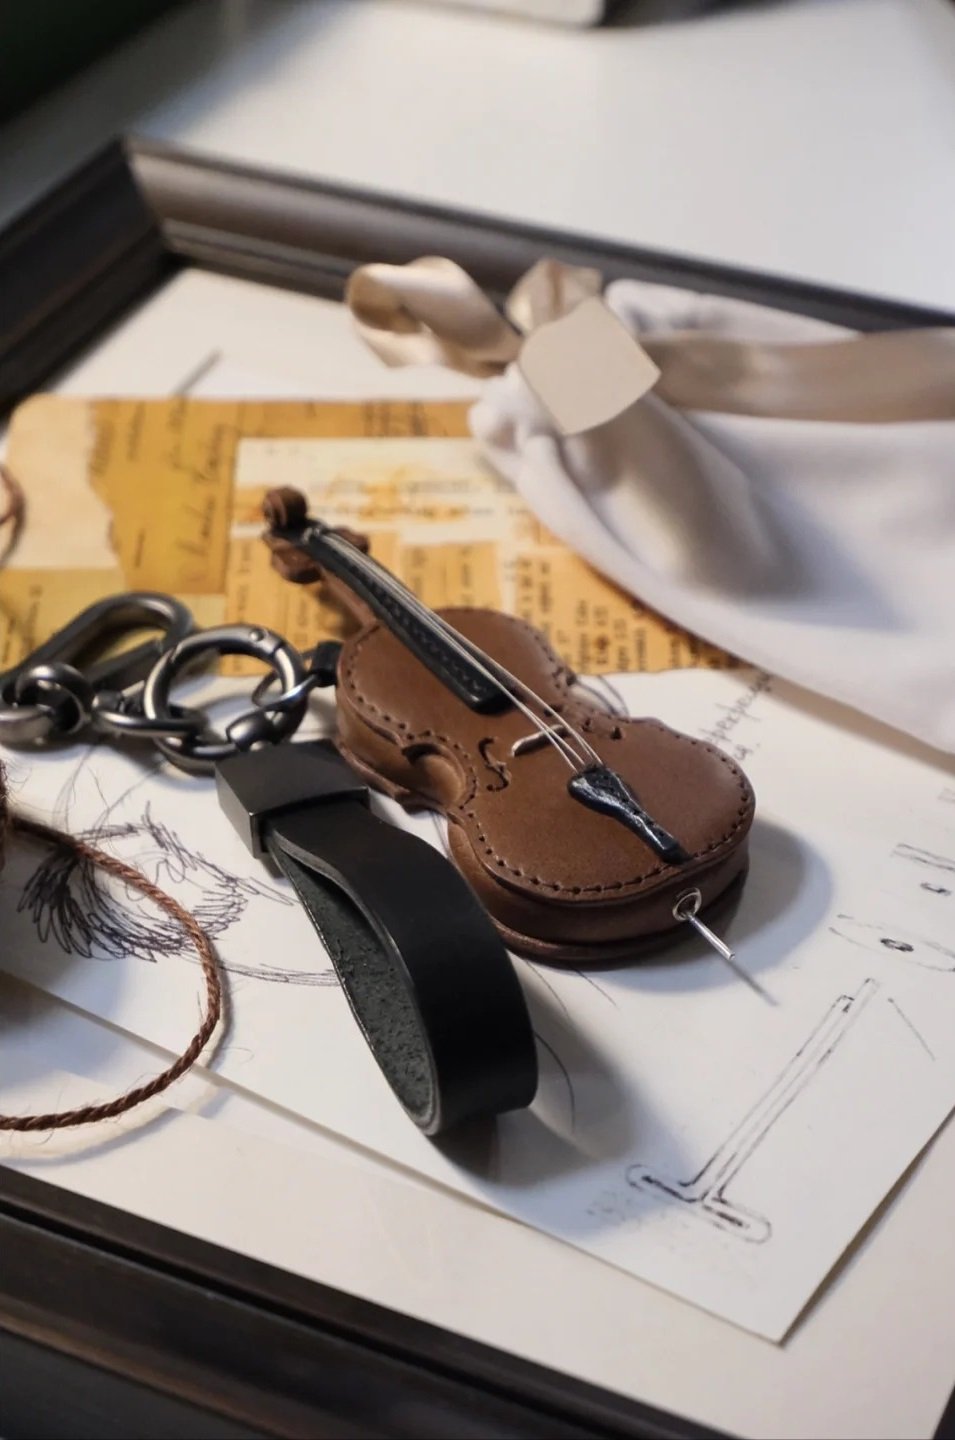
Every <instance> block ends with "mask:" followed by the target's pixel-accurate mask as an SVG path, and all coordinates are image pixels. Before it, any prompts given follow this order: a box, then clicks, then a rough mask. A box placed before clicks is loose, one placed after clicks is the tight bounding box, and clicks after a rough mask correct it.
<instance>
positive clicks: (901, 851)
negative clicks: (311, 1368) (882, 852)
mask: <svg viewBox="0 0 955 1440" xmlns="http://www.w3.org/2000/svg"><path fill="white" fill-rule="evenodd" d="M892 857H893V859H897V860H911V861H912V863H913V864H914V865H922V866H925V867H926V868H927V869H929V870H938V871H939V872H940V873H941V874H943V875H952V876H955V860H953V859H952V858H951V856H949V855H936V854H935V853H934V852H933V851H931V850H923V849H921V847H920V846H918V845H896V847H895V849H894V850H893V851H892Z"/></svg>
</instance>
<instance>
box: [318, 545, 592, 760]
mask: <svg viewBox="0 0 955 1440" xmlns="http://www.w3.org/2000/svg"><path fill="white" fill-rule="evenodd" d="M321 538H322V540H323V541H324V542H325V543H326V544H327V545H330V546H331V547H332V548H333V549H336V550H338V551H339V552H340V553H344V554H345V555H346V556H347V557H348V559H349V560H353V559H354V547H353V546H351V545H350V544H349V543H348V541H346V540H342V539H341V537H340V536H337V535H334V534H330V533H327V532H326V533H325V534H323V535H322V536H321ZM358 553H359V554H360V555H361V552H360V551H359V552H358ZM361 560H362V562H363V564H364V566H365V567H366V568H367V569H368V570H369V571H372V572H373V574H374V576H375V579H376V580H377V581H379V582H380V583H381V584H383V585H384V586H385V587H386V589H388V591H389V593H390V594H391V595H392V596H394V597H395V598H396V599H398V600H400V601H401V602H402V603H403V604H404V605H405V606H406V608H408V609H409V610H411V611H412V612H413V614H414V615H415V617H416V618H417V619H418V620H420V621H421V623H422V624H423V625H425V626H426V627H427V628H428V629H430V630H431V631H432V633H433V632H435V631H437V632H439V633H440V635H441V636H442V637H443V638H444V639H445V640H446V641H447V643H448V644H449V646H450V648H451V649H452V650H453V651H454V652H455V654H457V655H458V656H459V657H460V658H461V659H463V660H464V661H465V662H467V663H468V664H470V665H472V666H473V667H474V669H475V670H477V672H478V673H479V674H480V675H482V676H483V677H484V679H486V680H490V681H491V683H492V684H493V685H496V686H497V688H498V689H499V690H500V691H501V693H502V694H504V695H506V696H507V698H508V699H509V700H510V701H511V702H512V704H514V705H516V706H517V708H518V709H519V710H520V711H521V712H522V713H523V714H524V715H526V716H527V717H528V719H529V720H530V721H531V723H532V724H533V725H534V726H535V727H536V729H537V733H539V734H541V735H542V736H543V737H544V738H545V739H546V740H547V741H548V743H549V744H551V745H553V746H554V748H555V749H556V750H557V751H558V753H559V754H560V755H561V757H562V759H563V760H564V761H565V763H566V764H567V765H569V766H570V768H571V770H574V771H579V770H581V769H586V768H587V766H588V765H589V764H591V763H595V764H598V765H602V764H603V763H604V762H603V760H602V758H601V756H600V755H599V754H598V753H597V751H596V750H595V749H594V747H593V746H592V745H591V744H590V742H589V741H588V740H587V739H585V737H584V736H583V735H582V734H581V733H580V731H579V730H577V729H576V727H575V726H573V725H571V724H569V723H568V721H567V719H566V717H565V716H563V715H561V713H560V711H559V710H557V709H555V708H554V706H553V705H551V704H550V703H549V702H548V701H547V700H545V699H544V698H543V696H542V695H538V694H537V692H536V690H533V689H532V688H531V686H530V685H527V684H526V683H525V682H524V681H523V680H520V679H518V677H517V676H516V675H514V674H513V673H512V672H511V671H510V670H508V669H507V668H506V666H504V665H501V664H500V662H499V661H497V660H495V661H494V662H493V664H494V669H491V668H490V665H489V664H485V663H484V661H485V660H486V661H490V656H488V655H487V654H486V652H485V651H483V650H481V648H480V646H477V645H474V643H473V641H470V640H467V639H466V637H465V636H463V635H461V633H460V632H459V631H458V630H456V629H455V628H454V626H453V625H451V624H450V623H449V622H448V621H447V620H445V619H444V618H443V617H442V616H440V615H437V614H436V613H435V612H434V611H433V610H430V609H429V608H428V606H427V605H425V604H424V602H423V601H421V600H419V599H418V597H417V596H416V595H415V594H414V592H413V591H411V590H409V589H408V588H407V586H405V585H403V584H402V582H401V581H400V580H398V579H397V577H396V576H394V575H392V574H391V573H390V571H388V570H386V569H385V568H384V566H381V565H379V564H378V562H377V561H375V560H374V559H372V557H371V556H368V555H361ZM475 651H476V652H477V653H476V654H475ZM505 680H506V681H507V684H505V683H504V681H505ZM509 687H511V688H509ZM521 692H523V693H524V694H525V695H526V696H527V697H529V698H530V700H531V701H532V703H533V704H535V705H538V706H539V707H540V709H541V710H542V711H543V712H544V716H545V717H547V718H549V719H550V720H553V721H556V722H557V724H558V725H559V726H560V727H561V728H562V729H564V730H566V731H567V732H568V733H569V734H570V735H571V736H572V737H573V739H574V740H575V741H576V743H577V745H578V746H579V753H575V752H574V750H573V749H572V747H571V746H570V745H569V744H568V743H567V742H566V740H565V739H564V737H563V736H562V735H558V734H556V733H555V731H554V730H553V728H551V727H550V726H549V725H547V724H546V723H542V717H541V716H540V715H536V714H535V713H534V711H533V710H532V709H531V708H530V705H528V704H526V703H525V702H524V701H523V700H522V699H521Z"/></svg>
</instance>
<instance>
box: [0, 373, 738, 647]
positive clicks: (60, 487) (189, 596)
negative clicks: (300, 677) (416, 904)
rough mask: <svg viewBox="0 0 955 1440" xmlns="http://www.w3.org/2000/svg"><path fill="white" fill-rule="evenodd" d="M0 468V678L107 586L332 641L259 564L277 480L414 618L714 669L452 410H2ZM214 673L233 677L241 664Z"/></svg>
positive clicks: (109, 406) (322, 613)
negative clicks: (525, 490) (492, 462)
mask: <svg viewBox="0 0 955 1440" xmlns="http://www.w3.org/2000/svg"><path fill="white" fill-rule="evenodd" d="M8 465H9V468H10V470H11V471H12V473H13V474H14V476H15V477H16V479H17V480H18V481H19V482H20V484H21V485H22V486H23V488H24V491H25V493H26V497H27V507H28V508H27V523H26V530H25V535H24V539H23V543H22V545H21V546H20V547H19V548H18V550H17V552H16V554H15V556H14V559H13V562H12V564H11V566H10V568H8V569H7V570H6V571H4V572H3V573H2V574H0V654H2V655H3V663H4V664H5V665H9V664H13V663H15V662H16V661H17V660H18V659H20V658H21V657H22V655H23V654H25V653H26V652H27V651H28V650H29V649H30V648H32V646H33V645H34V644H36V643H37V642H38V641H39V640H41V639H43V638H45V636H46V635H47V634H49V633H50V631H51V630H53V629H56V628H57V627H58V626H59V625H61V624H63V623H65V622H66V621H67V620H68V619H69V618H70V617H71V616H72V615H73V614H75V613H76V611H77V610H78V609H80V608H81V607H82V606H83V605H86V604H89V603H90V602H91V601H92V600H94V599H98V598H99V597H100V596H102V595H107V594H111V593H115V592H117V591H119V590H122V589H127V588H129V589H148V590H166V591H170V592H172V593H174V594H176V595H179V596H181V597H183V598H184V599H185V600H186V601H187V602H188V603H190V604H191V605H192V606H193V609H194V610H195V611H196V614H197V618H199V619H200V620H201V621H202V623H214V622H216V621H219V620H223V619H224V620H227V621H233V620H249V621H255V622H256V623H259V624H265V625H269V626H271V627H272V628H274V629H276V630H279V631H281V632H282V633H283V634H285V635H287V636H288V637H289V639H290V640H292V642H293V643H294V644H296V645H298V646H300V647H301V648H303V649H307V648H309V647H310V646H311V645H314V644H315V643H316V641H318V640H320V639H323V638H326V637H330V636H335V635H339V634H341V633H342V631H343V621H342V617H341V615H340V614H339V613H338V612H337V611H336V610H335V609H334V608H333V607H332V606H331V605H328V604H326V603H325V602H324V601H323V600H322V598H321V594H320V587H319V586H305V587H295V586H291V585H289V584H288V583H287V582H285V581H283V580H281V579H280V578H279V576H278V575H276V574H275V572H274V571H273V570H272V569H271V565H270V560H269V555H268V552H267V550H266V548H265V546H264V545H263V544H262V543H261V540H260V538H259V535H260V532H261V529H262V522H261V502H262V497H263V495H264V494H265V492H266V491H267V490H269V489H271V488H272V487H273V486H277V485H293V486H296V487H298V488H300V489H302V490H304V491H305V492H306V494H307V495H308V497H309V502H310V505H311V506H312V508H313V509H314V511H315V512H316V513H317V514H320V515H321V516H322V517H323V519H325V520H328V521H329V522H331V523H333V524H342V525H348V526H350V527H351V528H353V529H356V530H361V531H364V532H365V533H367V534H368V535H369V537H370V540H371V548H372V553H373V554H374V555H375V556H376V557H377V558H378V559H380V560H381V561H383V563H384V564H386V565H388V566H389V567H390V568H391V569H393V570H394V571H395V572H396V573H397V574H398V575H399V576H400V578H401V579H402V580H404V582H405V583H406V584H407V585H409V586H410V587H411V588H412V589H413V590H414V591H415V593H416V594H418V595H419V596H420V597H421V598H422V599H423V600H424V601H425V602H426V603H427V604H429V605H432V606H443V605H480V606H494V607H498V608H500V609H503V610H505V611H507V612H509V613H512V614H516V615H520V616H521V617H522V618H524V619H526V620H528V621H529V622H530V623H531V624H532V625H536V626H538V627H539V628H540V629H541V630H543V631H544V633H545V634H546V635H547V636H548V638H549V639H550V640H551V642H552V643H553V644H554V645H555V647H556V648H557V649H558V650H559V651H560V653H561V655H562V656H563V657H564V658H565V659H566V660H567V661H568V663H569V664H570V665H571V666H573V668H574V669H576V670H579V671H582V672H586V673H591V674H602V673H607V672H610V671H620V670H645V671H655V670H669V669H678V668H685V667H689V666H705V667H707V668H725V667H726V666H730V665H732V664H733V663H734V662H733V661H731V660H730V659H729V657H727V656H725V655H723V654H722V653H721V652H719V651H717V650H715V649H713V648H712V647H711V646H708V645H705V644H703V643H702V642H699V641H697V640H695V639H693V637H691V636H689V635H687V634H686V633H685V632H683V631H681V630H678V629H676V628H675V627H673V626H671V625H669V624H668V623H667V622H666V621H664V620H662V619H661V618H660V617H658V616H656V615H654V614H653V613H652V612H651V611H648V610H646V609H644V608H643V607H642V606H640V605H639V604H638V603H637V602H635V601H634V600H633V599H632V598H631V597H630V596H628V595H626V594H625V593H624V592H623V591H621V590H619V589H618V588H617V587H616V586H615V585H613V584H611V582H610V581H608V580H605V579H604V578H603V577H602V576H600V575H598V574H597V573H596V572H595V571H593V570H591V569H590V567H589V566H588V565H586V564H585V563H584V562H583V561H582V560H580V559H579V558H578V557H577V556H576V555H575V554H574V553H573V552H572V551H571V550H569V549H568V548H567V546H566V545H564V544H563V543H562V542H560V541H559V540H557V539H556V537H555V536H553V535H551V534H550V533H549V532H548V531H547V530H546V529H545V528H544V527H543V526H542V525H541V524H540V523H539V522H538V521H537V519H536V518H535V517H534V516H533V515H532V514H531V513H530V512H529V511H528V510H527V508H526V507H525V506H524V504H523V502H522V501H521V500H520V498H519V497H518V496H517V495H516V494H515V493H514V491H513V490H512V489H511V488H510V487H509V486H508V485H507V484H506V483H505V482H504V481H503V480H502V479H501V478H500V477H499V476H497V475H496V474H494V473H493V472H492V471H491V470H490V469H489V468H488V467H487V465H486V464H485V463H484V461H483V460H482V459H481V457H480V454H479V452H478V449H477V447H476V445H475V444H474V442H473V441H472V440H471V438H470V436H469V434H468V428H467V406H466V404H464V403H460V402H451V401H436V402H426V403H419V402H409V401H388V402H384V401H375V402H348V403H346V402H336V403H327V404H326V403H310V402H304V401H275V400H265V401H238V400H193V399H187V398H181V397H180V398H176V399H160V400H127V399H112V400H110V399H106V400H77V399H65V398H61V397H58V396H35V397H33V398H32V399H31V400H29V401H28V402H27V403H26V404H25V405H23V406H21V408H20V409H19V410H18V411H17V413H16V415H15V416H14V419H13V422H12V426H11V434H10V445H9V454H8ZM230 663H231V664H232V670H233V673H234V672H235V671H237V670H239V669H241V668H242V667H243V666H244V665H245V663H246V662H244V661H235V662H230ZM250 663H251V662H250Z"/></svg>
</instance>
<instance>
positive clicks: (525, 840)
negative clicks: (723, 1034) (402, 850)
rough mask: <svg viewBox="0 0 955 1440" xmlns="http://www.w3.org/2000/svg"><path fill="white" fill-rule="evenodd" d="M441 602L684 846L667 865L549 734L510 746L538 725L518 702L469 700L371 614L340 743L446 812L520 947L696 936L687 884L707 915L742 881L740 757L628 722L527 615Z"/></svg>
mask: <svg viewBox="0 0 955 1440" xmlns="http://www.w3.org/2000/svg"><path fill="white" fill-rule="evenodd" d="M332 584H335V587H336V588H337V583H336V582H332ZM343 598H344V597H343ZM350 608H352V609H353V611H354V610H356V609H358V607H356V606H355V604H354V599H353V598H352V603H351V607H350ZM359 613H360V610H359ZM437 613H438V614H439V616H440V617H441V618H442V619H443V620H445V621H447V622H449V623H450V624H451V625H452V626H453V627H454V628H455V630H456V631H457V632H459V634H461V635H462V636H464V637H465V639H466V640H468V641H470V642H472V643H474V644H475V645H477V646H478V647H480V649H481V650H482V651H483V652H485V653H486V655H487V656H489V657H491V658H492V659H493V660H495V661H497V662H499V664H501V665H502V666H504V667H505V668H506V669H507V670H508V671H509V672H510V673H511V674H512V675H514V676H516V677H517V678H518V679H519V680H520V681H522V682H523V683H524V684H526V685H528V686H529V687H530V688H531V689H532V690H534V691H535V692H536V693H537V694H538V695H539V696H541V698H542V699H544V700H546V701H547V702H548V703H549V704H550V705H552V706H553V707H554V709H555V710H556V711H558V712H559V714H560V716H561V717H562V718H565V719H566V720H567V721H568V722H569V723H570V724H572V725H574V726H575V727H576V728H577V730H578V731H580V732H581V733H582V734H584V735H585V736H586V738H587V740H588V741H589V742H590V744H591V745H592V746H593V747H594V749H595V750H596V751H597V752H598V754H599V756H600V758H601V760H603V761H604V762H605V763H606V764H607V765H608V766H609V767H610V768H611V769H613V770H614V771H615V772H616V773H617V774H618V775H620V776H621V777H622V779H623V780H625V781H626V782H627V783H628V784H629V785H630V787H631V788H632V789H633V791H634V792H635V793H636V795H637V796H638V797H639V799H640V802H641V804H642V805H643V806H644V807H645V809H646V810H648V811H649V812H650V813H651V814H652V815H653V817H654V819H655V820H657V821H658V822H660V823H661V824H662V825H663V826H665V828H666V829H667V830H668V831H669V832H670V833H671V834H672V835H674V836H675V837H677V838H678V840H679V842H680V844H681V845H682V847H683V849H684V850H685V851H686V852H687V857H688V858H687V860H686V861H685V862H684V863H682V864H679V865H672V864H666V863H664V862H663V861H662V860H661V859H660V857H659V856H658V855H657V854H655V853H654V852H653V850H652V849H651V848H649V847H648V846H647V845H646V844H645V843H644V842H643V841H642V840H641V839H640V837H639V836H638V835H636V834H633V833H631V832H630V831H628V830H626V829H624V828H623V827H622V826H619V825H616V824H613V823H610V822H609V821H608V820H607V818H606V816H605V815H602V814H598V813H596V812H595V811H594V810H590V809H587V808H585V807H584V806H582V805H580V804H578V803H577V802H576V801H575V800H574V799H573V797H572V796H571V795H570V793H569V792H568V788H567V782H568V770H567V766H566V763H565V761H564V759H563V758H562V756H561V754H560V753H559V751H558V750H557V749H555V748H554V747H553V746H552V745H550V744H546V743H543V744H537V745H533V744H532V745H531V746H530V747H529V748H527V749H524V750H522V752H521V753H519V754H518V755H514V754H513V753H512V747H513V745H514V744H515V742H518V741H521V740H522V739H523V738H525V737H527V736H529V735H532V734H533V732H534V730H535V725H534V723H533V722H532V721H531V720H530V719H528V717H527V716H526V715H525V714H523V713H522V712H521V710H520V709H519V708H516V707H511V708H509V709H505V710H503V711H501V712H499V713H494V714H482V713H480V712H478V711H476V710H474V709H470V708H469V707H468V706H467V705H466V704H464V703H463V702H462V701H461V700H459V699H458V698H456V696H455V695H454V694H452V693H451V692H450V691H449V690H448V689H447V688H446V686H445V685H443V684H442V683H441V681H440V679H438V678H437V677H436V675H435V674H433V673H432V671H431V670H430V669H428V668H427V667H426V666H425V665H424V664H422V662H421V661H420V660H419V659H418V658H416V656H414V655H413V654H411V653H410V652H409V651H408V649H407V648H406V646H405V645H403V644H402V643H401V641H400V640H399V639H398V638H396V636H395V635H394V634H393V633H392V632H391V631H390V630H389V629H388V628H386V626H385V625H383V624H382V623H381V622H380V621H378V620H377V619H375V618H374V617H373V616H369V615H367V614H366V615H365V616H364V617H363V623H362V624H361V628H360V629H359V630H358V632H357V633H356V634H354V635H352V636H351V637H350V638H349V639H348V640H346V641H345V643H344V646H343V649H342V652H341V656H340V659H339V664H338V739H337V744H338V746H339V748H340V750H341V753H342V755H343V756H344V757H345V758H346V759H347V760H348V761H349V763H350V764H352V765H353V766H354V767H355V768H356V769H357V770H359V771H360V772H361V774H362V775H363V776H364V777H365V778H366V779H367V780H368V782H369V783H370V784H372V785H374V786H375V787H377V788H378V789H380V790H383V791H384V792H385V793H386V794H388V795H390V796H392V797H393V798H394V799H396V800H398V801H399V802H400V803H401V804H402V805H403V806H405V807H406V808H407V809H409V810H415V809H421V808H425V807H427V808H429V809H435V810H439V811H443V813H444V814H445V815H446V816H447V818H448V821H449V840H450V849H451V854H452V856H453V858H454V860H455V862H456V863H457V865H458V866H459V868H460V869H461V871H462V872H463V874H464V875H465V876H466V878H467V879H468V881H469V882H470V884H471V886H472V887H473V889H474V890H475V892H476V893H477V895H478V898H479V899H480V900H481V901H482V903H483V904H484V906H485V907H486V909H487V910H488V912H489V914H490V915H491V917H492V919H493V920H494V922H495V924H496V925H497V927H498V929H499V931H500V933H501V935H502V936H503V938H504V940H505V942H506V943H507V945H508V946H509V947H510V948H511V949H512V950H515V951H517V952H518V953H520V954H524V955H529V956H532V957H535V958H538V959H542V960H545V961H549V962H556V963H568V964H580V963H581V962H584V963H600V962H602V961H605V962H607V963H615V962H619V961H620V960H623V959H628V958H632V957H633V956H634V954H635V953H636V952H638V951H639V950H641V949H643V948H644V947H646V946H650V945H652V946H656V945H659V944H660V943H661V942H662V941H664V940H666V939H668V938H676V937H677V936H678V935H679V934H685V933H686V927H685V926H684V925H682V924H681V922H680V921H679V920H678V919H677V918H676V917H675V916H674V914H673V907H674V905H675V903H676V902H677V901H678V900H679V898H680V897H681V895H684V894H685V893H686V892H687V891H688V890H692V889H697V890H699V892H700V895H701V897H702V911H703V913H705V912H706V911H707V909H708V908H709V907H710V906H712V905H713V904H714V903H715V902H717V901H718V900H719V899H721V898H722V897H724V896H727V895H728V894H729V893H730V892H731V891H732V890H734V889H735V886H736V882H738V881H740V880H741V878H742V876H743V875H744V873H745V869H746V861H747V837H748V833H749V829H750V826H751V824H752V819H753V810H754V798H753V792H752V789H751V787H750V784H749V782H748V780H747V779H746V777H745V775H744V774H743V773H742V771H741V770H740V769H739V768H738V767H737V766H736V765H734V764H733V763H732V761H731V760H729V759H728V758H727V757H726V756H725V755H724V754H722V752H721V751H719V750H717V749H715V748H714V747H713V746H711V745H707V744H705V743H704V742H702V741H699V740H694V739H692V738H690V737H689V736H686V735H681V734H679V733H678V732H676V731H674V730H671V729H670V728H669V727H668V726H666V725H663V724H661V723H660V721H658V720H655V719H621V718H618V717H615V716H612V715H608V714H606V713H604V712H603V711H602V710H601V709H600V708H599V707H598V706H596V705H594V704H593V703H592V702H589V701H587V700H581V699H580V698H579V697H578V695H577V694H575V693H573V690H572V687H573V684H574V679H575V677H574V675H573V673H572V672H571V671H570V670H569V669H568V668H567V666H566V665H565V664H564V663H563V662H562V661H561V660H560V659H559V658H558V656H557V655H555V654H554V652H553V651H552V650H551V649H550V647H549V645H548V644H547V642H546V640H545V639H544V637H543V636H542V635H540V634H539V633H538V632H537V631H536V630H534V629H533V628H532V627H531V626H529V625H527V624H525V623H524V622H523V621H521V620H517V619H515V618H513V617H511V616H508V615H504V614H500V613H498V612H496V611H492V610H479V609H463V608H462V609H448V610H442V611H439V612H437Z"/></svg>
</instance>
